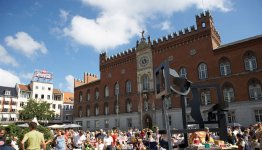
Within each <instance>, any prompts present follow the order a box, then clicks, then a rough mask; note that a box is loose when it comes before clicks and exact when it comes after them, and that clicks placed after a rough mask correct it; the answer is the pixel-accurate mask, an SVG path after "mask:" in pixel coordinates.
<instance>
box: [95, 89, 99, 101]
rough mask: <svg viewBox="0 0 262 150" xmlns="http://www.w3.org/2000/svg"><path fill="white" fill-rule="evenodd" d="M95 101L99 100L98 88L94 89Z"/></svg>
mask: <svg viewBox="0 0 262 150" xmlns="http://www.w3.org/2000/svg"><path fill="white" fill-rule="evenodd" d="M95 99H96V100H98V99H99V91H98V88H96V89H95Z"/></svg>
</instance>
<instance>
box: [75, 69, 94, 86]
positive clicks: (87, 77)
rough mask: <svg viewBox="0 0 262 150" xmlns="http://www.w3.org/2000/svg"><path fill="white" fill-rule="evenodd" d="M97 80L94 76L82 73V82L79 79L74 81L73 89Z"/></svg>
mask: <svg viewBox="0 0 262 150" xmlns="http://www.w3.org/2000/svg"><path fill="white" fill-rule="evenodd" d="M96 80H98V76H97V75H96V74H91V73H88V72H84V80H81V79H77V78H75V79H74V87H78V86H82V85H84V84H88V83H91V82H93V81H96Z"/></svg>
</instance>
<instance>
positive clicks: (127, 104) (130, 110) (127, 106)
mask: <svg viewBox="0 0 262 150" xmlns="http://www.w3.org/2000/svg"><path fill="white" fill-rule="evenodd" d="M126 112H128V113H130V112H132V103H131V100H130V99H127V102H126Z"/></svg>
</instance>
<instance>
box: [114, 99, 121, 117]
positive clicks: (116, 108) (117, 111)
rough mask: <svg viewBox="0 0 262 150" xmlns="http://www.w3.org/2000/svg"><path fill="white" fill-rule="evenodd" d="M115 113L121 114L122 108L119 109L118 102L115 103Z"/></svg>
mask: <svg viewBox="0 0 262 150" xmlns="http://www.w3.org/2000/svg"><path fill="white" fill-rule="evenodd" d="M115 113H116V114H119V113H120V108H119V104H118V102H117V101H116V102H115Z"/></svg>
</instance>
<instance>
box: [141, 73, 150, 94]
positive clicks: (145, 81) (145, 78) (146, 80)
mask: <svg viewBox="0 0 262 150" xmlns="http://www.w3.org/2000/svg"><path fill="white" fill-rule="evenodd" d="M142 90H143V91H144V90H145V91H146V90H149V78H148V75H143V76H142Z"/></svg>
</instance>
